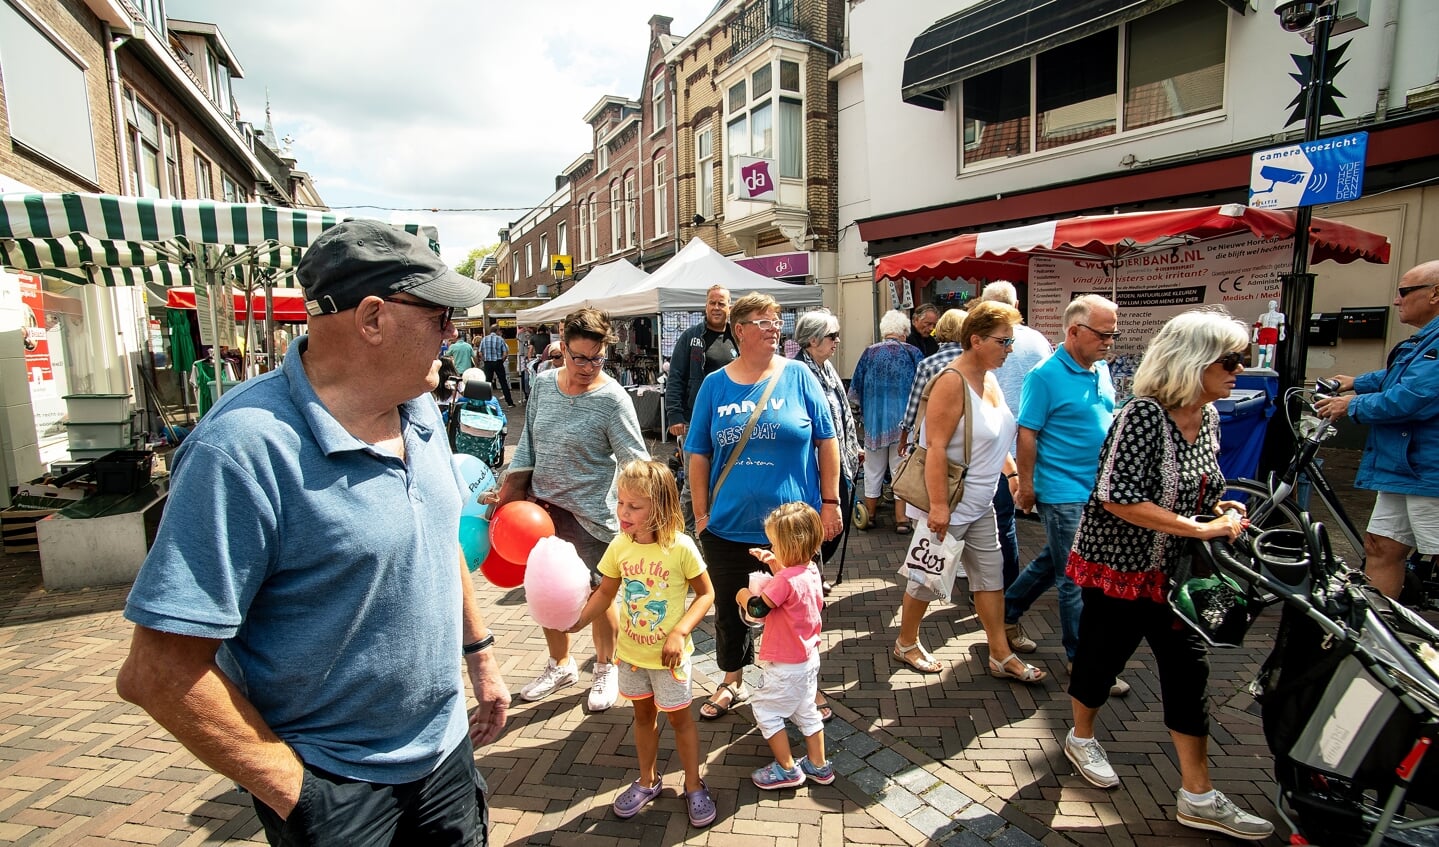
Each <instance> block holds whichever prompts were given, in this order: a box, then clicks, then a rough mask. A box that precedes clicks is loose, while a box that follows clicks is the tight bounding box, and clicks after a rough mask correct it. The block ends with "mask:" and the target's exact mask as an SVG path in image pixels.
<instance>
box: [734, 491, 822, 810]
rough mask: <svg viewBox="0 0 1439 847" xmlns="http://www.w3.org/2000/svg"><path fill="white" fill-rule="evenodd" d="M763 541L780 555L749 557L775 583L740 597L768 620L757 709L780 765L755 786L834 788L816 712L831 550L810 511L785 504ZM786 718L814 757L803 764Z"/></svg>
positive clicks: (761, 552)
mask: <svg viewBox="0 0 1439 847" xmlns="http://www.w3.org/2000/svg"><path fill="white" fill-rule="evenodd" d="M764 534H765V536H766V537H768V538H769V541H770V546H771V547H772V548H773V551H772V552H771V551H770V550H766V549H764V548H762V547H755V548H751V549H750V551H749V552H750V555H752V556H754V557H755V558H756V559H759V560H760V561H761V562H764V563H765V564H766V565H769V568H770V571H771V572H772V573H773V574H774V576H773V578H772V579H770V580H769V581H768V582H766V583H765V584H764V587H763V588H760V589H759V592H758V593H751V592H750V589H748V588H741V589H740V590H739V593H738V594H736V595H735V600H736V601H738V603H739V606H740V608H741V609H746V608H747V609H749V614H750V615H752V616H754V617H763V618H764V637H763V638H762V639H761V640H760V647H759V661H758V663H757V664H758V665H759V668H760V680H761V681H760V686H759V689H758V690H757V691H756V692H755V693H754V695H753V696H752V697H751V698H750V705H751V706H752V707H753V709H754V718H755V723H756V724H757V725H758V726H759V730H760V732H761V733H762V734H763V735H764V737H765V740H766V741H768V742H769V748H770V750H772V751H774V758H775V760H774V761H773V762H770V763H769V764H768V765H766V766H764V767H762V768H760V769H759V770H757V771H755V772H754V784H755V785H758V786H759V787H760V788H766V789H777V788H793V787H795V786H797V785H801V784H803V783H804V781H805V780H806V779H809V780H812V781H814V782H818V783H819V784H821V785H829V784H830V783H831V782H834V769H833V768H831V767H830V764H829V760H828V759H827V758H825V754H824V722H823V721H822V720H821V718H820V713H819V708H818V707H817V706H815V704H814V699H815V691H816V690H817V689H818V687H819V630H820V618H819V614H820V609H821V608H822V607H823V605H824V583H823V581H822V580H821V579H820V576H819V568H818V567H816V566H815V564H814V557H815V555H816V554H817V553H818V552H819V549H820V545H821V544H823V543H824V525H823V524H822V523H820V518H819V513H817V512H816V511H815V510H814V509H813V508H811V507H810V506H809V505H808V504H805V503H785V504H784V505H782V506H780V507H779V508H777V509H775V510H774V511H773V512H770V514H769V517H767V518H765V522H764ZM756 613H758V614H756ZM785 718H788V719H790V720H791V721H793V722H794V725H795V726H796V727H798V728H799V731H800V733H801V734H802V735H804V745H805V752H806V753H807V754H808V755H807V756H805V757H804V758H801V759H800V760H799V761H798V762H796V761H795V760H794V756H793V755H792V754H791V752H790V748H789V739H788V738H787V737H786V736H785V734H784V722H785Z"/></svg>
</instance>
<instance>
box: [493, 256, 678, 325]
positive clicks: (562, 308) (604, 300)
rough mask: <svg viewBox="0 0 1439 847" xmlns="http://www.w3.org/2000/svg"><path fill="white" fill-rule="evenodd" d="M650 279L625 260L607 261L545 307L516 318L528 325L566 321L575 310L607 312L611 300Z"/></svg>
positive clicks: (539, 307) (538, 307) (523, 312)
mask: <svg viewBox="0 0 1439 847" xmlns="http://www.w3.org/2000/svg"><path fill="white" fill-rule="evenodd" d="M648 278H649V274H647V273H645V272H644V271H642V270H640V269H639V268H637V267H635V266H634V265H632V264H630V263H629V262H627V261H625V260H624V259H616V260H615V261H613V262H606V263H604V264H603V265H597V266H596V267H595V268H594V270H592V271H590V272H589V273H588V274H585V278H584V279H582V280H580V281H579V282H577V283H575V285H574V287H573V288H571V289H570V290H569V291H566V292H564V293H563V294H561V295H560V296H558V297H556V298H555V299H553V300H551V301H550V302H548V303H546V304H545V305H543V306H536V307H535V308H533V309H521V310H519V311H518V312H516V313H515V319H516V320H517V321H519V322H520V323H521V324H526V325H529V324H542V323H550V322H552V321H560V320H564V317H565V315H568V314H569V313H570V312H573V311H574V310H576V309H583V308H585V307H591V308H595V309H608V308H609V306H608V302H609V298H611V297H614V296H616V295H618V294H620V293H622V292H624V291H628V290H630V289H633V288H636V287H638V286H639V285H640V284H642V283H643V282H644V281H645V280H646V279H648Z"/></svg>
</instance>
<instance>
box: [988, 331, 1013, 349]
mask: <svg viewBox="0 0 1439 847" xmlns="http://www.w3.org/2000/svg"><path fill="white" fill-rule="evenodd" d="M985 338H988V339H989V340H990V341H998V342H999V346H1001V347H1003V348H1004V349H1006V350H1009V349H1010V348H1012V347H1014V336H1012V335H986V336H985Z"/></svg>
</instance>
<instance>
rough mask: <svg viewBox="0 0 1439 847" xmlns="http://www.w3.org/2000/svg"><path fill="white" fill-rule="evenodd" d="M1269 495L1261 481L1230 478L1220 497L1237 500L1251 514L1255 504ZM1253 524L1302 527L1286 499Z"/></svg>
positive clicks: (1270, 527)
mask: <svg viewBox="0 0 1439 847" xmlns="http://www.w3.org/2000/svg"><path fill="white" fill-rule="evenodd" d="M1271 495H1272V492H1270V490H1269V486H1267V485H1265V484H1264V483H1262V482H1258V481H1256V480H1252V479H1231V480H1229V481H1228V484H1227V485H1226V486H1225V488H1224V493H1223V494H1221V495H1220V499H1221V500H1237V501H1239V502H1240V503H1243V504H1244V505H1245V507H1246V508H1247V509H1248V510H1249V512H1250V514H1253V512H1254V510H1255V508H1256V507H1257V505H1258V504H1259V503H1262V502H1265V501H1267V500H1269V499H1270V497H1271ZM1253 526H1254V527H1255V528H1257V529H1259V530H1266V529H1296V530H1302V529H1303V526H1302V525H1301V522H1300V520H1299V511H1298V510H1297V509H1295V508H1294V506H1293V504H1291V503H1290V502H1289V501H1287V500H1285V501H1283V502H1281V503H1276V504H1275V505H1274V508H1273V509H1272V510H1271V511H1270V512H1269V514H1268V515H1267V516H1265V518H1264V520H1263V521H1261V522H1259V523H1256V524H1254V525H1253Z"/></svg>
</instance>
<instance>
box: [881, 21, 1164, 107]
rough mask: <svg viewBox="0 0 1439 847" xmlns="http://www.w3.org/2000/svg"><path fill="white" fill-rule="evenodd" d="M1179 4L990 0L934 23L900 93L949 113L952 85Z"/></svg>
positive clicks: (908, 65) (916, 46)
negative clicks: (948, 106)
mask: <svg viewBox="0 0 1439 847" xmlns="http://www.w3.org/2000/svg"><path fill="white" fill-rule="evenodd" d="M1178 2H1180V0H989V2H985V3H980V4H979V5H977V6H974V7H972V8H969V9H966V10H965V11H963V12H959V13H957V14H954V15H950V16H949V17H947V18H942V19H940V20H938V21H935V23H934V25H933V26H931V27H930V28H929V29H926V30H925V31H924V32H922V33H920V35H919V37H918V38H916V39H915V40H914V43H913V44H911V45H910V48H909V55H908V56H906V57H905V60H904V78H903V81H902V82H901V87H900V95H901V96H902V97H903V98H904V101H905V102H906V103H912V104H914V105H916V106H924V107H925V108H927V109H935V110H939V111H943V110H944V104H945V102H946V101H947V100H948V99H949V86H950V85H951V84H953V83H956V82H959V81H960V80H963V79H965V78H966V77H971V76H976V75H978V74H982V73H984V72H985V71H990V70H993V69H995V68H997V67H1000V66H1001V65H1007V64H1009V63H1010V62H1017V61H1019V60H1020V59H1027V58H1029V57H1030V56H1033V55H1035V54H1037V53H1042V52H1044V51H1045V50H1048V49H1050V48H1053V47H1058V46H1059V45H1061V44H1067V43H1069V42H1071V41H1078V40H1079V39H1081V38H1084V37H1085V36H1089V35H1093V34H1094V33H1096V32H1100V31H1101V30H1105V29H1109V28H1111V27H1116V26H1119V25H1120V24H1122V23H1125V22H1127V21H1132V20H1134V19H1135V18H1139V17H1143V16H1144V15H1147V14H1149V13H1151V12H1154V11H1157V10H1159V9H1162V8H1164V7H1165V6H1172V5H1174V4H1175V3H1178Z"/></svg>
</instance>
